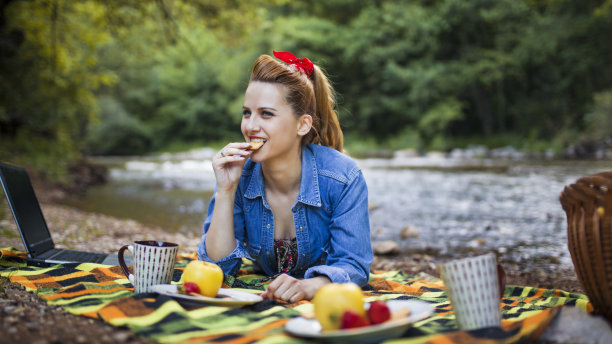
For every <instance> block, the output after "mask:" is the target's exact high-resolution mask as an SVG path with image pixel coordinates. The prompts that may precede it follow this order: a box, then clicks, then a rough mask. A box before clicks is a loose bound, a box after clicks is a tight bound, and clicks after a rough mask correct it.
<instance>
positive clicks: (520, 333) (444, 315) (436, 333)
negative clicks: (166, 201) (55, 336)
mask: <svg viewBox="0 0 612 344" xmlns="http://www.w3.org/2000/svg"><path fill="white" fill-rule="evenodd" d="M0 252H1V256H0V275H1V276H3V277H7V278H9V279H10V280H11V281H12V282H16V283H19V284H21V285H23V286H24V287H25V288H26V289H27V290H28V291H32V292H35V293H37V295H38V296H39V297H41V298H42V299H43V300H45V301H46V302H47V303H48V304H51V305H59V306H62V307H63V308H64V309H65V310H66V311H68V312H70V313H73V314H77V315H82V316H86V317H91V318H96V319H102V320H103V321H105V322H107V323H109V324H111V325H114V326H125V327H127V328H129V329H130V330H131V331H133V332H135V333H136V334H138V335H141V336H144V337H147V338H150V339H153V340H155V341H158V342H160V343H173V342H181V343H206V342H214V343H259V344H263V343H309V341H307V340H305V339H300V338H296V337H292V336H291V335H290V334H289V333H287V332H286V331H285V327H284V326H285V324H286V323H287V322H288V321H289V320H290V319H291V318H294V317H297V316H300V315H301V314H304V313H308V312H312V304H311V303H310V302H307V301H300V302H297V303H293V304H287V303H281V302H276V301H271V300H266V301H263V302H259V303H256V304H253V305H249V306H246V307H243V308H227V307H221V306H210V305H209V306H203V307H183V306H182V305H181V304H180V303H178V302H177V301H176V300H175V299H172V298H170V297H168V296H163V295H158V294H155V293H147V294H139V295H136V294H134V292H133V288H132V285H131V284H130V283H129V281H128V280H127V279H126V278H125V275H124V274H123V272H122V271H121V269H120V268H119V267H118V266H106V265H99V264H90V263H88V264H65V265H54V266H50V267H37V266H32V265H28V264H27V263H26V260H25V253H23V252H18V251H16V250H14V249H11V248H7V249H1V250H0ZM193 259H196V256H195V254H180V255H179V257H178V259H177V264H176V268H175V273H174V277H173V282H175V283H177V282H178V281H179V280H180V277H181V273H182V269H183V268H184V266H185V265H186V264H187V263H188V262H189V261H190V260H193ZM268 282H270V280H269V278H266V277H264V276H261V275H256V274H254V271H253V269H252V265H251V264H250V263H249V262H248V261H245V263H244V264H243V268H242V269H241V270H240V272H239V274H238V275H237V276H236V277H229V276H226V279H225V282H224V283H225V287H230V288H240V289H242V290H245V289H248V290H251V291H255V292H257V291H263V290H265V288H266V284H267V283H268ZM364 294H365V296H366V301H372V300H376V299H381V300H392V299H394V300H420V301H424V302H428V303H430V304H431V305H432V306H433V307H434V313H433V315H432V316H431V317H429V318H427V319H424V320H422V321H419V322H417V323H415V324H413V325H412V326H411V327H409V328H408V329H407V331H406V332H405V333H404V334H403V336H402V337H401V338H398V339H395V340H389V341H387V343H492V342H494V343H516V342H529V341H532V340H534V339H536V338H537V337H538V336H539V335H540V334H541V333H542V332H543V331H544V330H545V329H546V327H547V326H548V324H549V323H550V321H551V320H552V319H554V317H555V316H556V315H557V313H558V312H559V310H560V307H562V306H573V307H579V308H581V309H583V310H585V311H587V312H591V311H592V306H591V304H590V303H589V301H588V299H587V297H586V296H585V295H582V294H576V293H568V292H565V291H561V290H546V289H537V288H531V287H524V286H507V287H506V290H505V293H504V296H503V298H502V315H503V320H502V328H501V329H487V330H476V331H467V332H466V331H460V330H458V328H457V325H456V322H455V318H454V315H453V312H452V309H451V305H450V302H449V300H448V298H447V295H446V293H445V291H444V285H443V283H442V282H441V281H440V280H419V279H414V278H410V277H408V276H405V275H404V274H403V273H401V272H398V271H373V272H372V273H371V276H370V281H369V283H368V285H367V286H366V287H364Z"/></svg>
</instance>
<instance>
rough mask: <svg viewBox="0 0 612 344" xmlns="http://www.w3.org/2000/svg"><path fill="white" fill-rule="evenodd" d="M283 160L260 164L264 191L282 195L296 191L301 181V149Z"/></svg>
mask: <svg viewBox="0 0 612 344" xmlns="http://www.w3.org/2000/svg"><path fill="white" fill-rule="evenodd" d="M294 152H295V154H291V156H286V157H284V158H283V159H277V160H274V161H267V162H264V163H262V164H261V168H262V170H263V175H264V181H265V183H266V189H267V190H268V191H272V192H280V193H283V194H287V193H291V192H295V191H298V192H299V189H300V184H301V181H302V148H301V147H300V148H299V149H298V150H297V151H294Z"/></svg>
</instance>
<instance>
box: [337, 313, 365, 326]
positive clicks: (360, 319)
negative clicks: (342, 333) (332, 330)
mask: <svg viewBox="0 0 612 344" xmlns="http://www.w3.org/2000/svg"><path fill="white" fill-rule="evenodd" d="M369 325H370V322H369V321H368V319H367V318H366V317H364V316H363V315H361V314H357V313H355V312H353V311H346V312H344V314H343V315H342V320H341V323H340V328H341V329H343V330H346V329H349V328H357V327H365V326H369Z"/></svg>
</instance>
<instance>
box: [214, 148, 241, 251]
mask: <svg viewBox="0 0 612 344" xmlns="http://www.w3.org/2000/svg"><path fill="white" fill-rule="evenodd" d="M248 147H250V144H249V143H246V142H243V143H230V144H228V145H227V146H225V147H224V148H223V149H221V150H220V151H219V153H217V154H216V155H215V156H214V157H213V160H212V163H213V170H214V172H215V178H216V180H217V191H216V193H215V203H214V209H213V214H212V219H211V221H210V227H209V228H208V232H207V233H206V237H205V238H206V239H205V240H206V242H205V245H206V254H207V256H208V258H210V259H211V260H213V261H218V260H220V259H222V258H224V257H226V256H227V255H229V254H230V253H231V252H232V251H233V250H234V248H235V247H236V236H235V234H234V216H233V215H234V200H235V195H236V189H237V187H238V182H239V181H240V176H241V174H242V167H243V166H244V163H245V162H246V157H247V156H249V155H250V154H251V152H250V151H248V150H246V149H247V148H248Z"/></svg>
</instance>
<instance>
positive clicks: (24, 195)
mask: <svg viewBox="0 0 612 344" xmlns="http://www.w3.org/2000/svg"><path fill="white" fill-rule="evenodd" d="M0 179H1V181H2V187H3V188H4V193H5V195H6V198H7V200H8V202H9V206H10V208H11V211H12V212H13V216H14V218H15V222H16V223H17V228H19V232H20V234H21V238H22V240H23V244H24V245H25V247H26V249H27V251H28V253H29V254H30V256H32V257H35V256H36V255H38V254H40V253H41V252H45V251H47V250H49V249H51V248H53V246H54V245H53V240H52V239H51V234H50V233H49V228H47V223H46V222H45V218H44V217H43V213H42V210H41V209H40V205H39V204H38V200H37V199H36V195H35V194H34V188H33V187H32V184H31V183H30V177H29V176H28V174H27V172H26V170H25V169H23V168H20V167H15V166H10V165H6V164H2V163H0Z"/></svg>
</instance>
